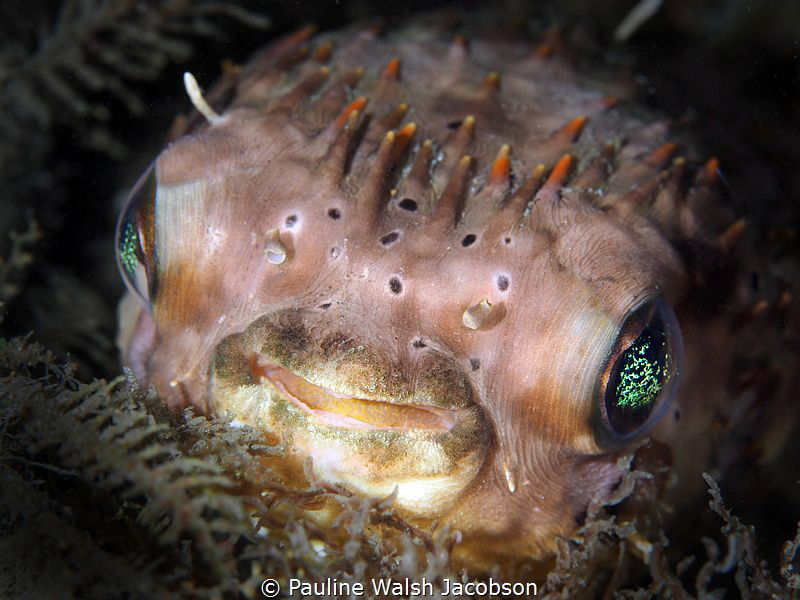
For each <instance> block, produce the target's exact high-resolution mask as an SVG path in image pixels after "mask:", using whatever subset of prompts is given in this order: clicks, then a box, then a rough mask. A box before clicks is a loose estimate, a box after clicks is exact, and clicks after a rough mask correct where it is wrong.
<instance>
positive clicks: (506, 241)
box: [503, 237, 511, 244]
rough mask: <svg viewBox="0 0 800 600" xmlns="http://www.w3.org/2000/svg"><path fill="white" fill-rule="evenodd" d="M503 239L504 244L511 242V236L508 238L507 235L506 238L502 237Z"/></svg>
mask: <svg viewBox="0 0 800 600" xmlns="http://www.w3.org/2000/svg"><path fill="white" fill-rule="evenodd" d="M503 241H504V242H505V243H506V244H510V243H511V238H510V237H507V238H506V239H504V240H503Z"/></svg>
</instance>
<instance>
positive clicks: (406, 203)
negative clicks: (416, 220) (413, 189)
mask: <svg viewBox="0 0 800 600" xmlns="http://www.w3.org/2000/svg"><path fill="white" fill-rule="evenodd" d="M398 204H399V206H400V208H402V209H403V210H408V211H410V212H414V211H415V210H417V201H416V200H412V199H411V198H403V199H402V200H400V202H399V203H398Z"/></svg>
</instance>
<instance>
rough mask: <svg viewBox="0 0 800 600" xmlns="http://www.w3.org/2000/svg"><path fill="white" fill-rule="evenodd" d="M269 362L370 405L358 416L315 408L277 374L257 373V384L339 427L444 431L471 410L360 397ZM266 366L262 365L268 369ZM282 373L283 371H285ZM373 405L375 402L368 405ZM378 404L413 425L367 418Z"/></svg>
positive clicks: (345, 397) (347, 399)
mask: <svg viewBox="0 0 800 600" xmlns="http://www.w3.org/2000/svg"><path fill="white" fill-rule="evenodd" d="M269 366H272V367H277V368H278V369H280V370H282V371H285V372H286V373H288V374H289V376H290V377H296V378H299V379H301V380H302V381H303V382H306V383H311V384H312V385H313V386H314V387H317V388H320V389H321V390H322V391H323V392H333V394H334V395H335V396H336V397H339V398H341V399H343V401H345V402H347V403H348V404H350V405H356V406H358V407H359V408H361V409H363V410H365V411H366V412H367V413H369V412H370V408H372V409H373V410H372V411H371V412H372V414H371V415H370V414H365V415H362V416H361V417H357V416H355V417H354V416H350V415H348V414H346V413H345V412H340V411H337V410H335V409H330V408H328V409H325V408H317V407H315V406H314V405H313V403H310V402H309V399H308V398H306V397H304V396H303V395H301V394H295V393H293V392H292V391H290V390H289V387H288V385H287V384H286V383H285V382H282V381H280V380H279V379H278V378H277V377H275V378H272V377H270V376H269V375H263V374H262V375H260V377H258V379H259V385H266V386H270V387H271V388H272V389H273V391H274V393H275V394H276V395H277V396H278V397H280V398H281V399H282V400H283V401H284V402H288V403H290V404H292V405H294V406H295V407H296V408H299V409H300V410H302V411H303V412H304V413H306V414H308V415H309V416H310V417H311V418H313V419H314V420H315V421H317V422H320V423H322V424H327V425H334V426H339V427H346V428H348V429H361V430H366V431H426V430H427V431H430V432H431V433H447V432H449V431H451V430H452V429H453V428H454V427H455V426H456V425H457V424H458V423H459V422H461V421H463V420H464V419H465V418H469V416H470V413H471V412H472V411H471V410H470V408H456V409H442V408H438V407H434V406H429V405H420V404H411V403H398V402H387V401H384V400H374V399H369V398H362V397H354V396H352V395H351V394H343V393H337V392H335V391H334V390H330V389H328V388H324V387H322V386H318V385H316V384H314V383H312V382H311V381H309V380H308V379H306V378H305V377H302V376H301V375H298V374H297V373H295V372H294V371H292V370H291V369H287V368H285V367H280V366H279V365H275V364H270V365H269ZM268 368H269V367H267V368H265V369H264V370H267V369H268ZM284 376H285V375H284ZM370 405H376V406H370ZM381 405H385V406H393V407H397V408H398V409H399V410H397V411H394V412H395V416H399V414H400V411H404V409H408V410H405V411H404V412H405V413H406V415H405V416H406V417H413V416H416V417H417V421H416V426H415V424H414V423H413V422H411V421H409V420H408V419H405V420H403V422H402V424H400V425H391V424H375V423H372V422H370V421H369V420H368V419H367V418H365V417H374V416H375V413H376V412H378V411H380V410H381V409H382V408H383V409H385V406H384V407H381ZM421 419H425V421H424V422H423V421H421Z"/></svg>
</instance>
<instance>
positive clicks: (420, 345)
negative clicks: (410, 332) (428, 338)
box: [411, 339, 428, 348]
mask: <svg viewBox="0 0 800 600" xmlns="http://www.w3.org/2000/svg"><path fill="white" fill-rule="evenodd" d="M411 345H412V346H414V348H427V346H428V344H426V343H425V342H423V341H422V340H420V339H416V340H414V341H413V342H412V343H411Z"/></svg>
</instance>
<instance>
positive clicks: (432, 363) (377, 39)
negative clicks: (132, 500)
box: [123, 26, 737, 568]
mask: <svg viewBox="0 0 800 600" xmlns="http://www.w3.org/2000/svg"><path fill="white" fill-rule="evenodd" d="M475 36H476V37H473V38H470V39H469V42H468V43H465V42H464V41H463V40H462V39H460V38H456V39H455V40H453V38H452V36H451V35H449V34H446V33H443V32H442V31H440V30H439V29H438V28H437V27H436V26H432V27H428V28H423V27H409V28H407V29H404V30H399V31H388V32H385V33H382V34H378V33H377V32H376V31H374V30H370V29H367V30H365V29H363V28H362V29H354V30H350V31H346V32H342V33H335V34H325V35H322V36H319V37H316V38H311V37H310V32H308V31H303V32H299V33H298V34H295V35H294V36H291V37H290V38H288V39H286V40H283V41H282V42H279V43H277V44H275V45H273V46H271V47H270V48H268V49H267V50H266V51H264V52H263V53H262V54H261V55H259V56H258V57H256V58H255V59H254V60H253V62H251V63H250V64H249V65H248V66H247V67H245V68H244V70H243V71H242V72H241V73H234V74H229V75H228V77H227V78H226V79H225V82H224V83H223V84H222V86H223V88H225V89H217V90H216V91H215V92H212V93H211V94H210V98H212V103H213V98H222V97H223V96H225V95H226V94H227V95H228V96H231V95H232V100H231V101H230V102H229V103H228V104H227V106H224V105H222V106H220V105H219V104H218V105H217V110H218V111H219V112H220V113H221V114H222V116H223V119H222V120H221V122H219V123H216V124H213V125H202V126H199V127H195V128H194V131H193V132H192V133H191V134H190V135H186V136H184V137H181V138H180V139H178V140H177V141H176V142H175V143H174V144H172V145H171V146H170V147H168V148H167V149H166V150H165V151H164V152H163V153H162V154H161V155H160V156H159V158H158V160H157V162H156V166H155V177H156V183H157V189H158V193H157V196H156V199H155V205H154V206H155V208H154V212H153V215H154V223H155V227H154V230H153V231H154V233H153V243H154V245H155V249H156V250H155V253H154V255H153V258H152V260H153V264H152V265H150V268H151V272H150V273H149V279H150V283H151V285H153V290H154V291H153V294H152V297H151V306H152V307H151V309H150V310H149V311H148V310H140V309H137V310H131V309H130V307H129V308H128V310H127V311H123V312H124V314H125V316H124V318H123V326H124V329H125V330H126V331H127V334H125V335H123V346H124V350H125V355H126V362H128V363H129V364H131V365H133V367H134V369H135V372H136V374H137V375H138V376H139V377H140V378H142V379H143V380H146V381H148V382H151V383H153V384H154V385H155V386H156V388H157V389H158V391H159V392H160V393H161V394H162V395H163V396H164V397H165V398H167V400H168V402H169V403H170V405H171V406H173V407H176V408H178V407H183V406H186V405H193V406H195V407H198V408H199V409H201V410H202V411H208V412H211V413H214V414H224V413H226V412H228V411H230V412H231V413H233V415H235V417H236V418H237V420H238V421H239V422H242V423H246V424H248V425H252V426H253V427H255V428H257V429H261V430H265V431H271V432H273V433H274V434H275V435H277V436H278V437H279V438H281V440H282V441H283V443H284V444H285V445H286V447H287V448H288V449H289V453H288V458H284V459H282V463H281V465H282V466H281V469H283V470H282V472H283V473H284V476H285V477H286V479H287V483H289V484H299V482H301V481H302V479H303V477H302V466H303V463H304V462H305V461H306V460H307V457H311V459H312V464H313V469H314V476H315V477H316V478H318V479H322V480H326V481H330V482H336V483H341V484H344V485H345V486H346V487H349V488H351V489H353V490H356V491H359V492H362V493H365V494H369V495H374V496H384V495H388V494H390V493H391V492H392V491H393V490H394V489H395V487H397V489H398V497H397V500H396V503H395V506H396V507H397V508H398V510H399V511H400V512H401V514H402V515H404V516H405V517H406V518H407V519H408V520H409V521H410V522H412V523H415V524H418V525H420V526H421V527H425V526H426V524H428V523H430V522H431V521H432V520H436V521H438V522H440V523H442V522H443V523H448V524H450V525H451V526H452V527H454V528H457V529H459V530H460V531H461V532H462V534H463V537H464V541H463V543H462V544H460V545H459V546H457V550H456V553H457V554H456V556H457V558H458V559H459V560H460V561H462V562H463V563H464V564H467V565H470V566H473V567H477V568H488V567H490V566H491V565H493V564H495V563H496V562H504V561H506V562H507V561H509V560H512V559H520V558H532V559H545V558H547V557H548V556H550V555H551V554H552V552H553V551H554V538H555V536H558V535H568V534H569V533H570V532H571V531H572V530H574V528H575V527H576V522H577V519H579V518H580V515H581V513H583V512H584V511H585V510H586V506H587V504H588V502H589V501H590V500H591V499H592V498H596V497H602V496H603V495H604V494H606V493H608V492H609V491H610V490H612V489H613V488H614V486H615V485H616V484H617V482H618V481H619V478H620V475H621V472H620V468H619V467H618V466H617V459H618V457H619V456H620V455H621V454H622V453H624V452H625V451H627V450H628V449H629V448H630V447H632V446H634V445H635V444H637V443H638V442H639V441H640V440H641V439H642V438H643V437H644V436H645V435H646V434H648V433H649V434H650V435H652V437H653V438H654V439H657V440H661V441H662V442H663V443H664V444H665V445H666V446H665V447H668V448H669V449H670V450H671V454H672V461H673V462H674V464H675V471H674V473H675V475H676V477H675V478H673V484H674V485H673V489H674V490H677V491H674V492H673V496H676V497H680V496H685V495H687V494H688V493H689V492H688V490H689V489H690V488H692V487H698V488H699V486H700V483H701V480H700V478H699V473H700V472H701V471H702V469H704V468H705V467H706V465H707V464H708V463H709V460H710V458H711V457H710V454H711V452H712V440H711V436H710V435H709V428H710V424H711V416H712V414H713V413H715V412H719V408H718V407H719V406H722V405H724V404H725V402H726V401H727V394H728V392H727V389H728V388H726V386H727V384H728V382H729V381H728V380H729V377H730V372H731V361H732V356H731V350H730V348H731V347H732V344H728V343H727V340H728V338H730V337H731V336H732V334H731V333H730V328H729V322H730V319H731V314H732V313H733V312H735V310H737V309H736V308H735V306H734V305H731V306H733V307H730V306H728V305H726V304H721V303H720V302H718V301H716V300H715V302H717V304H716V305H715V308H714V309H713V310H705V309H703V310H701V309H698V306H697V304H698V302H699V301H700V300H703V301H704V302H707V299H708V298H709V297H713V296H715V295H718V296H719V297H720V298H722V299H723V300H724V298H727V297H729V296H730V290H731V289H734V288H735V285H734V286H719V284H718V281H716V280H715V279H714V278H713V276H712V275H710V274H709V273H713V272H714V271H715V270H719V269H722V268H724V266H725V264H726V259H725V256H726V254H727V250H728V246H727V245H726V244H730V243H731V242H732V241H733V240H732V238H733V237H735V234H736V232H735V231H734V230H730V229H729V230H727V233H726V227H728V226H729V225H730V224H731V223H732V219H731V218H730V217H729V216H728V215H727V211H726V210H725V209H724V208H723V207H722V205H721V203H720V200H719V197H718V194H717V191H716V177H717V176H716V170H715V167H716V165H715V163H714V162H713V161H711V162H709V163H707V164H706V165H705V166H702V165H697V164H694V163H692V161H691V160H684V159H683V158H682V156H684V155H686V153H687V152H689V148H687V147H686V146H676V145H674V144H670V142H671V141H672V139H671V137H670V133H669V131H668V128H667V125H666V124H665V123H663V122H648V121H646V120H640V119H639V118H637V117H634V116H632V115H631V114H630V111H629V110H628V108H627V106H626V103H625V102H624V101H623V102H621V103H619V104H616V103H615V102H614V101H612V100H611V99H610V98H609V97H608V90H609V89H610V87H609V86H607V85H605V84H602V83H591V82H590V80H589V77H588V76H587V74H586V73H579V72H577V71H575V70H574V69H573V67H572V66H571V65H570V64H569V63H568V61H567V60H566V59H564V58H563V57H562V56H560V55H558V54H557V53H556V54H554V55H553V54H549V53H548V51H547V48H544V49H543V48H542V47H539V48H538V50H537V47H536V46H535V45H531V44H529V43H527V42H524V41H519V40H503V41H498V40H495V41H483V40H482V38H480V36H479V34H475ZM328 42H331V43H332V46H331V47H330V48H328V46H327V43H328ZM394 58H397V59H399V62H398V63H396V62H393V61H392V59H394ZM323 65H327V66H326V67H325V68H323ZM362 68H363V71H362V70H361V69H362ZM328 69H329V71H328ZM493 71H497V73H498V74H499V77H496V76H494V75H492V74H491V73H492V72H493ZM360 96H363V97H365V99H366V103H364V102H363V101H362V100H360V99H359V97H360ZM401 103H407V106H402V105H401ZM469 116H472V117H474V122H473V121H472V119H470V118H468V117H469ZM576 117H585V118H586V121H585V123H584V122H583V121H582V120H580V119H578V120H576ZM412 122H413V123H414V126H409V125H408V124H409V123H412ZM389 131H393V132H394V133H393V134H390V135H388V136H387V132H389ZM427 140H430V142H426V141H427ZM504 144H508V145H509V146H510V153H509V154H505V149H503V148H502V146H503V145H504ZM565 155H567V156H565ZM465 157H466V158H465ZM676 157H678V158H676ZM538 165H543V166H542V167H539V168H538V169H537V166H538ZM409 199H410V200H413V201H414V202H415V203H416V210H409V207H411V206H412V204H410V203H409V202H407V201H406V200H409ZM404 201H406V202H404ZM273 230H277V237H276V235H275V233H274V231H273ZM393 232H396V234H397V235H396V236H393V235H389V237H388V238H387V237H385V236H387V235H388V234H392V233H393ZM470 234H471V235H472V236H474V242H473V243H471V244H469V245H465V242H467V241H468V238H466V237H465V236H468V235H470ZM720 235H722V236H723V237H722V238H719V236H720ZM726 235H727V236H728V237H725V236H726ZM392 238H396V239H392ZM469 239H471V238H469ZM720 240H722V241H720ZM275 242H277V244H278V246H277V247H278V248H283V249H284V251H285V259H284V260H283V262H281V263H280V264H273V263H272V262H270V261H269V260H268V257H267V253H266V251H265V249H266V248H267V247H268V245H269V244H270V243H273V244H274V243H275ZM270 247H272V248H275V247H276V246H274V245H273V246H270ZM659 298H661V299H664V300H665V301H666V302H667V303H668V304H669V305H671V306H672V307H674V308H675V310H676V312H677V314H678V321H679V322H680V325H681V329H682V332H683V338H684V344H685V347H686V361H685V362H684V367H683V368H682V372H681V387H680V390H679V393H678V395H677V397H676V398H675V399H674V401H673V403H672V405H671V406H670V407H669V408H668V409H667V410H666V412H665V413H664V414H663V416H662V417H661V418H660V422H658V423H655V422H653V423H650V424H648V426H647V428H646V430H644V431H642V432H640V433H639V434H637V435H636V436H635V437H634V439H629V440H625V441H624V442H623V443H615V442H614V441H613V440H611V441H609V439H608V436H607V435H605V436H604V434H603V433H602V431H601V430H602V428H603V424H602V422H600V421H601V419H600V417H598V413H597V405H598V398H597V386H598V377H599V376H600V373H601V372H602V371H603V368H604V364H605V361H606V360H607V357H608V355H609V352H610V351H611V347H612V346H613V344H614V342H615V339H616V338H617V335H618V334H619V329H620V327H621V325H622V323H623V322H624V321H625V319H626V318H627V317H628V316H629V315H630V314H631V312H632V311H633V310H634V309H636V308H637V307H639V306H642V305H644V304H646V303H647V302H650V301H655V300H657V299H659ZM484 299H486V300H488V302H489V304H490V307H491V308H490V310H489V313H488V316H487V315H485V314H484V315H483V316H482V317H481V318H479V323H478V327H477V328H470V327H467V326H465V324H464V318H465V317H464V313H465V311H466V310H467V309H469V308H470V307H473V306H474V305H476V304H479V303H480V302H481V301H482V300H484ZM479 316H480V315H479ZM259 357H260V358H259ZM259 360H260V361H261V363H263V365H280V366H281V367H284V368H286V369H287V370H288V371H289V372H292V373H294V374H296V375H298V376H300V377H302V378H305V379H306V380H308V381H310V382H312V383H314V384H316V385H317V386H321V387H324V388H327V389H329V390H334V391H335V392H337V393H339V394H342V395H345V396H350V397H353V398H360V399H366V400H371V401H377V402H384V403H392V404H395V405H415V406H421V407H428V408H429V409H431V410H433V411H434V414H446V415H450V417H448V418H451V417H452V419H454V423H455V424H454V425H453V426H452V427H451V428H447V427H444V428H442V427H439V428H436V427H414V426H413V424H412V425H410V426H407V427H395V428H385V427H383V428H382V427H374V428H366V429H365V428H358V427H354V426H353V423H352V422H348V423H344V424H343V423H334V424H331V423H330V421H326V420H325V419H321V418H319V415H314V414H310V412H309V411H308V410H307V409H304V408H303V406H301V405H300V404H298V403H296V402H292V401H291V400H289V399H287V398H286V396H285V393H282V392H281V391H280V386H276V385H275V384H274V382H273V383H271V382H270V380H269V379H268V378H267V379H261V375H263V374H265V373H267V372H268V370H269V369H270V368H272V367H270V366H263V365H262V366H263V368H262V367H258V366H254V365H256V364H257V363H258V361H259ZM259 364H260V363H259ZM269 372H271V371H269ZM293 381H295V380H293ZM297 381H301V380H297ZM296 385H301V384H300V383H297V384H296ZM364 406H370V407H372V406H376V405H364ZM435 409H438V410H440V411H441V413H435ZM378 410H380V407H379V408H378ZM334 412H335V411H334ZM398 414H400V413H398ZM403 414H405V413H403ZM408 414H411V413H408ZM426 414H428V413H426ZM329 416H330V415H329ZM320 519H322V520H324V518H323V517H320Z"/></svg>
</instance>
